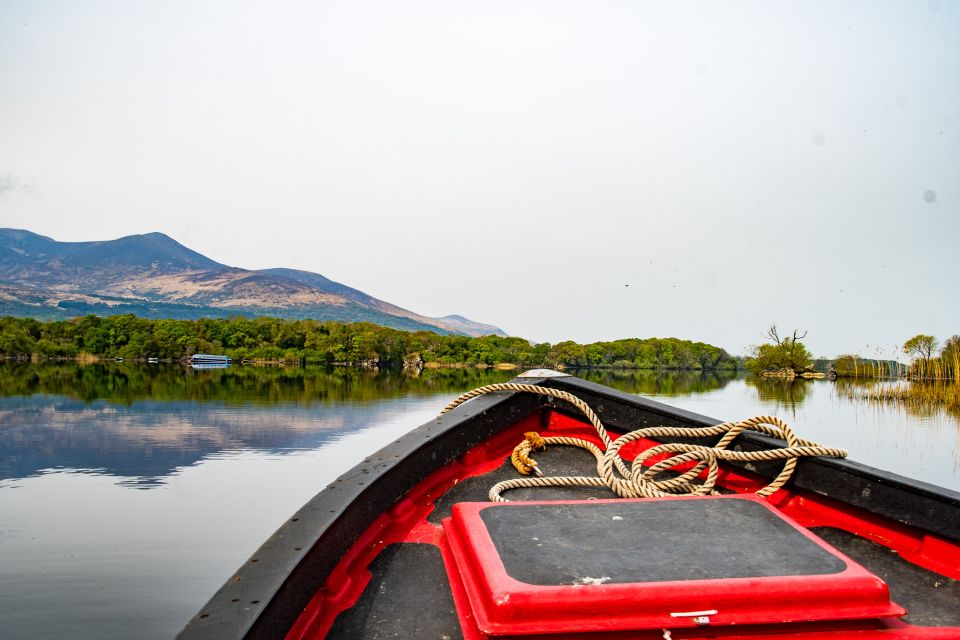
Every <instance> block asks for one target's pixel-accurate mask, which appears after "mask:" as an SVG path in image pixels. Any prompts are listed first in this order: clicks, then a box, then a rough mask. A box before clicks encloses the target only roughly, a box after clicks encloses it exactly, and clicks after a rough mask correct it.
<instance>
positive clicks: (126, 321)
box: [0, 315, 737, 370]
mask: <svg viewBox="0 0 960 640" xmlns="http://www.w3.org/2000/svg"><path fill="white" fill-rule="evenodd" d="M194 353H220V354H226V355H228V356H230V357H231V358H233V359H234V360H273V361H277V360H283V361H284V362H290V363H302V364H354V365H357V364H360V365H367V366H387V367H390V366H403V365H404V364H406V365H408V366H411V365H412V366H424V365H426V366H430V365H431V364H432V365H473V366H495V365H498V364H513V365H517V366H521V367H535V366H549V367H617V368H634V369H708V370H718V369H719V370H733V369H736V368H737V360H736V359H735V358H734V357H732V356H731V355H730V354H728V353H727V352H726V351H725V350H723V349H721V348H720V347H716V346H713V345H709V344H705V343H703V342H692V341H690V340H680V339H677V338H645V339H641V338H628V339H623V340H614V341H611V342H595V343H591V344H578V343H575V342H572V341H565V342H559V343H556V344H550V343H546V342H544V343H540V344H533V343H530V342H529V341H527V340H525V339H523V338H516V337H511V338H504V337H498V336H484V337H479V338H470V337H466V336H454V335H439V334H436V333H432V332H429V331H416V332H408V331H401V330H397V329H390V328H387V327H383V326H380V325H376V324H371V323H366V322H357V323H349V324H344V323H338V322H320V321H316V320H282V319H279V318H252V319H250V318H231V319H218V318H202V319H199V320H172V319H166V320H153V319H147V318H140V317H137V316H134V315H121V316H109V317H100V316H85V317H82V318H73V319H70V320H59V321H50V322H42V321H39V320H34V319H32V318H15V317H9V316H8V317H4V318H0V356H3V357H7V358H15V359H47V358H62V359H81V360H82V359H84V358H91V359H95V358H124V359H133V360H139V359H142V360H146V359H147V358H159V359H164V360H181V359H185V358H188V357H189V356H190V355H192V354H194Z"/></svg>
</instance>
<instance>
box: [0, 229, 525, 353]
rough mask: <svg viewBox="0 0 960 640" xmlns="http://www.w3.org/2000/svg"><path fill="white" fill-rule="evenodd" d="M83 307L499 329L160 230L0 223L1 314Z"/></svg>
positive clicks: (443, 329)
mask: <svg viewBox="0 0 960 640" xmlns="http://www.w3.org/2000/svg"><path fill="white" fill-rule="evenodd" d="M88 313H96V314H99V315H115V314H120V313H135V314H137V315H140V316H144V317H150V318H199V317H230V316H236V315H250V316H275V317H281V318H291V319H295V318H315V319H318V320H337V321H340V322H358V321H365V322H373V323H376V324H380V325H383V326H387V327H393V328H396V329H405V330H429V331H435V332H438V333H457V334H464V335H471V336H477V335H488V334H495V335H506V334H505V333H504V332H503V331H502V330H501V329H498V328H497V327H495V326H492V325H487V324H481V323H477V322H473V321H471V320H467V319H466V318H462V317H460V316H448V317H446V318H430V317H427V316H423V315H420V314H417V313H414V312H412V311H408V310H407V309H404V308H402V307H399V306H397V305H394V304H391V303H389V302H385V301H383V300H378V299H377V298H374V297H373V296H371V295H368V294H366V293H364V292H362V291H359V290H358V289H354V288H352V287H348V286H347V285H344V284H340V283H339V282H334V281H333V280H330V279H329V278H325V277H324V276H322V275H320V274H319V273H311V272H309V271H299V270H297V269H283V268H278V269H263V270H249V269H240V268H237V267H231V266H228V265H224V264H221V263H219V262H216V261H215V260H211V259H210V258H208V257H206V256H204V255H202V254H200V253H197V252H196V251H193V250H192V249H189V248H187V247H185V246H183V245H182V244H180V243H179V242H177V241H176V240H174V239H173V238H171V237H169V236H167V235H164V234H162V233H147V234H143V235H134V236H126V237H123V238H119V239H117V240H106V241H96V242H57V241H56V240H53V239H52V238H48V237H46V236H41V235H38V234H36V233H32V232H30V231H25V230H21V229H0V315H15V316H29V317H36V318H39V319H45V320H46V319H55V318H67V317H72V316H77V315H85V314H88Z"/></svg>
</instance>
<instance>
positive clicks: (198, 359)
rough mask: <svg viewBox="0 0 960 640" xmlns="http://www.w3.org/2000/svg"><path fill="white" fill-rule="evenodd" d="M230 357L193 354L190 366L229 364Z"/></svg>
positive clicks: (231, 360)
mask: <svg viewBox="0 0 960 640" xmlns="http://www.w3.org/2000/svg"><path fill="white" fill-rule="evenodd" d="M231 362H233V359H232V358H230V356H221V355H212V354H209V353H195V354H193V355H192V356H190V364H221V365H223V364H230V363H231Z"/></svg>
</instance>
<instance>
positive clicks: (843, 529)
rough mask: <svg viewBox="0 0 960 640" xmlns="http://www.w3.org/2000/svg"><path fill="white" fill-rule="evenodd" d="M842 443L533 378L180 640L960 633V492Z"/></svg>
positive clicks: (396, 458) (310, 536)
mask: <svg viewBox="0 0 960 640" xmlns="http://www.w3.org/2000/svg"><path fill="white" fill-rule="evenodd" d="M843 455H845V453H844V452H843V451H841V450H838V449H832V448H830V447H824V446H821V445H817V444H816V443H811V442H807V441H805V440H802V439H800V438H798V437H797V436H795V435H794V434H793V432H792V430H791V429H790V427H789V426H788V425H786V424H785V423H782V422H781V421H780V420H778V419H777V418H775V417H771V416H759V417H757V418H752V419H749V420H745V421H743V422H740V423H723V424H720V423H719V421H718V420H714V419H712V418H708V417H705V416H701V415H698V414H695V413H692V412H689V411H685V410H681V409H676V408H673V407H670V406H667V405H664V404H661V403H659V402H654V401H652V400H648V399H646V398H642V397H639V396H633V395H629V394H626V393H622V392H619V391H616V390H613V389H610V388H607V387H604V386H601V385H598V384H594V383H591V382H587V381H585V380H581V379H578V378H574V377H571V376H568V375H565V374H562V373H557V372H553V371H548V370H534V371H529V372H526V373H524V374H522V375H521V376H520V377H518V378H517V379H515V380H514V381H513V383H510V384H499V385H488V386H487V387H483V388H481V389H479V390H476V391H475V392H471V393H470V394H465V395H464V396H462V397H461V398H458V399H457V400H456V401H454V402H452V403H451V404H450V405H448V407H447V409H445V410H444V412H443V413H442V414H441V415H440V416H439V417H437V418H436V419H435V420H431V421H430V422H427V423H425V424H423V425H421V426H420V427H418V428H416V429H414V430H412V431H410V432H409V433H407V434H406V435H404V436H402V437H400V438H399V439H397V440H396V441H394V442H393V443H392V444H390V445H388V446H387V447H385V448H383V449H381V450H380V451H378V452H376V453H372V454H371V455H370V456H368V457H367V458H366V459H364V460H363V461H362V462H361V463H359V464H358V465H357V466H356V467H354V468H353V469H351V470H350V471H348V472H347V473H345V474H343V475H342V476H340V477H339V478H338V479H337V480H335V481H334V482H332V483H331V484H330V485H328V486H327V487H325V488H324V489H323V490H322V491H320V492H319V493H318V494H317V495H316V496H315V497H314V498H312V499H311V500H310V501H309V502H308V503H307V504H306V505H305V506H304V507H302V508H301V509H300V510H299V511H298V512H297V513H295V514H293V515H292V516H291V517H290V518H289V519H288V520H287V521H286V522H285V523H284V524H283V525H282V526H281V527H280V528H279V530H278V531H277V532H276V533H275V534H274V535H273V536H272V537H271V538H270V539H269V540H267V541H266V542H265V543H264V544H263V545H262V546H261V547H260V548H259V549H258V550H257V551H256V553H254V555H253V556H252V557H251V558H250V559H249V560H248V561H247V562H246V563H244V565H243V566H242V567H241V568H240V569H239V570H238V571H237V572H236V573H234V574H233V575H232V576H230V578H229V579H228V580H227V582H226V584H224V585H223V587H221V588H220V590H219V591H218V592H217V593H216V594H214V596H213V597H212V598H211V600H210V601H209V602H208V603H207V604H206V605H205V606H204V607H203V608H202V609H201V610H200V611H199V612H198V613H197V614H196V615H195V616H194V617H193V618H192V619H191V620H190V622H189V623H188V624H187V626H186V628H185V629H184V630H183V631H182V632H181V633H180V635H179V637H180V638H183V639H185V640H186V639H193V638H223V639H234V638H288V639H306V638H370V639H372V638H463V639H466V640H485V639H503V640H507V639H513V640H516V639H517V638H520V637H523V638H528V639H530V640H588V639H592V638H603V639H604V640H626V639H627V638H630V639H631V640H632V639H638V638H658V639H659V638H668V639H670V638H672V639H675V640H679V639H685V640H689V639H692V638H714V639H719V638H725V639H728V640H729V639H732V638H750V639H752V640H757V639H762V638H767V639H770V640H773V639H781V640H785V639H786V638H790V639H791V640H823V639H827V638H831V639H835V638H856V639H858V640H883V639H887V640H905V639H908V638H921V639H924V638H925V639H935V638H936V639H946V638H960V606H958V605H960V493H958V492H956V491H952V490H949V489H945V488H940V487H935V486H932V485H929V484H927V483H923V482H919V481H916V480H912V479H909V478H905V477H902V476H898V475H895V474H892V473H889V472H885V471H881V470H878V469H875V468H872V467H869V466H866V465H864V464H861V463H858V462H854V461H850V460H846V459H842V456H843ZM541 476H547V477H541ZM507 500H511V501H513V502H507Z"/></svg>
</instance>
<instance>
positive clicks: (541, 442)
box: [440, 382, 847, 502]
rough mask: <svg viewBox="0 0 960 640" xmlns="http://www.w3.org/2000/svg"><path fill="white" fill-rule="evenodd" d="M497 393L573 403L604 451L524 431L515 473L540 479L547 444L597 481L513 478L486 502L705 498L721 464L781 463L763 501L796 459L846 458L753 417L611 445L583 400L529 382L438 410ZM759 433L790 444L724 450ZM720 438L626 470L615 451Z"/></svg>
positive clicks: (656, 450)
mask: <svg viewBox="0 0 960 640" xmlns="http://www.w3.org/2000/svg"><path fill="white" fill-rule="evenodd" d="M494 391H520V392H524V393H535V394H537V395H541V396H549V397H552V398H557V399H559V400H563V401H565V402H568V403H570V404H571V405H573V406H574V407H576V408H577V409H578V410H579V411H580V412H581V413H583V415H584V416H586V418H587V420H589V421H590V424H592V425H593V427H594V429H596V431H597V435H599V436H600V440H601V441H602V442H603V445H604V447H603V449H601V448H600V447H598V446H597V445H595V444H593V443H592V442H590V441H589V440H584V439H582V438H569V437H560V436H548V437H540V436H539V435H538V434H537V433H535V432H529V433H527V434H525V436H524V440H523V442H521V443H520V444H518V445H517V446H516V448H514V450H513V453H512V454H511V456H510V458H511V461H512V462H513V464H514V466H515V467H516V468H517V470H518V471H519V472H520V473H521V474H523V475H529V474H530V473H536V474H537V475H538V476H540V475H542V474H541V473H540V469H539V467H538V466H537V462H536V460H534V459H533V458H531V457H530V456H529V454H530V453H531V452H532V451H536V450H541V449H545V448H546V446H547V445H553V444H558V445H568V446H574V447H580V448H581V449H586V450H587V451H589V452H590V453H592V454H593V456H594V457H595V458H596V459H597V476H554V477H548V478H544V477H536V478H531V477H526V478H517V479H515V480H506V481H504V482H498V483H497V484H495V485H494V486H493V487H492V488H491V489H490V495H489V497H490V500H491V501H493V502H509V501H508V500H506V499H505V498H502V497H501V495H500V494H501V493H503V492H504V491H509V490H510V489H519V488H521V487H571V486H576V487H607V488H609V489H610V490H611V491H613V492H614V493H615V494H617V495H618V496H620V497H621V498H656V497H664V496H670V495H676V494H688V495H708V494H711V493H714V487H715V486H716V482H717V473H718V471H719V461H721V460H726V461H735V462H760V461H768V460H783V461H784V463H783V469H782V470H781V471H780V473H779V474H778V475H777V477H776V478H774V479H773V481H772V482H770V484H768V485H766V486H765V487H763V488H762V489H760V490H758V491H757V492H756V493H757V495H760V496H769V495H770V494H772V493H774V492H775V491H777V490H778V489H780V487H782V486H783V485H784V484H785V483H786V482H787V480H789V479H790V476H791V475H792V474H793V470H794V468H796V466H797V458H800V457H804V456H833V457H836V458H845V457H847V452H846V451H844V450H843V449H836V448H833V447H825V446H823V445H820V444H817V443H816V442H811V441H809V440H803V439H802V438H798V437H797V435H796V434H795V433H794V432H793V429H791V428H790V425H788V424H787V423H786V422H784V421H783V420H781V419H780V418H777V417H776V416H755V417H753V418H748V419H746V420H742V421H740V422H735V423H734V422H724V423H723V424H718V425H715V426H712V427H665V426H660V427H648V428H644V429H637V430H636V431H631V432H630V433H627V434H625V435H622V436H620V437H619V438H617V439H616V440H613V441H612V440H611V439H610V436H609V435H608V434H607V430H606V429H605V428H604V426H603V423H601V422H600V418H598V417H597V414H595V413H594V412H593V410H592V409H591V408H590V407H589V406H588V405H587V403H585V402H584V401H583V400H581V399H580V398H578V397H576V396H575V395H573V394H572V393H568V392H566V391H561V390H559V389H550V388H548V387H540V386H537V385H533V384H523V383H514V382H504V383H498V384H490V385H486V386H484V387H479V388H478V389H474V390H473V391H468V392H467V393H464V394H463V395H461V396H460V397H458V398H457V399H455V400H454V401H453V402H451V403H450V404H448V405H447V406H446V407H444V408H443V410H442V411H441V412H440V413H441V414H444V413H447V412H448V411H451V410H453V409H454V408H456V407H458V406H460V405H461V404H463V403H464V402H466V401H467V400H470V399H472V398H476V397H477V396H481V395H484V394H487V393H492V392H494ZM747 429H751V430H753V431H759V432H760V433H765V434H767V435H769V436H773V437H775V438H780V439H782V440H786V442H787V446H786V447H781V448H777V449H766V450H762V451H750V452H745V451H734V450H730V449H727V447H728V446H729V445H730V443H732V442H733V440H734V439H735V438H736V437H737V436H738V435H740V434H741V433H743V432H744V431H745V430H747ZM717 435H719V436H721V437H720V440H719V441H717V443H716V444H715V445H713V446H712V447H706V446H701V445H695V444H683V443H679V442H670V443H665V444H660V445H656V446H653V447H650V448H649V449H646V450H645V451H643V452H642V453H640V454H639V455H638V456H637V457H636V458H635V459H634V461H633V464H632V465H630V466H628V465H627V463H626V461H624V459H623V458H621V457H620V453H619V452H620V449H621V448H622V447H623V446H624V445H626V444H628V443H630V442H633V441H634V440H640V439H642V438H649V437H658V436H659V437H663V436H666V437H672V438H706V437H711V436H717ZM662 453H670V454H674V455H672V456H670V457H668V458H666V459H665V460H662V461H660V462H657V463H656V464H654V465H652V466H650V467H644V466H643V462H644V461H645V460H647V459H649V458H652V457H653V456H657V455H660V454H662ZM691 462H695V463H696V464H695V465H694V466H693V467H692V468H690V469H688V470H687V471H685V472H683V473H682V474H680V475H678V476H675V477H673V478H669V479H666V480H654V477H655V476H656V475H657V474H658V473H660V472H662V471H666V470H668V469H671V468H673V467H676V466H679V465H683V464H688V463H691ZM704 469H706V470H707V477H706V479H705V480H704V481H703V482H702V483H698V482H694V479H696V478H697V477H698V476H699V475H700V473H701V472H702V471H703V470H704Z"/></svg>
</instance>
